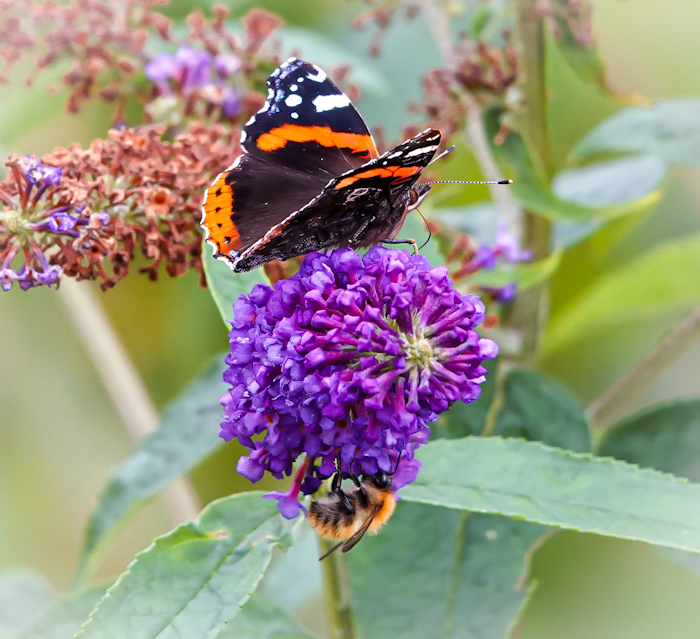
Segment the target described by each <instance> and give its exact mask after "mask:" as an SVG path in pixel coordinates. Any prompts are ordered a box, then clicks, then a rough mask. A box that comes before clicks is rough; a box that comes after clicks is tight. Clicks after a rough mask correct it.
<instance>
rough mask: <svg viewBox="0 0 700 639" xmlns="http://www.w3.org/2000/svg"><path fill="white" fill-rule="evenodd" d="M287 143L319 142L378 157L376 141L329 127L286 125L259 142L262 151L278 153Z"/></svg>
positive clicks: (262, 137)
mask: <svg viewBox="0 0 700 639" xmlns="http://www.w3.org/2000/svg"><path fill="white" fill-rule="evenodd" d="M287 142H318V143H319V144H320V145H321V146H325V147H334V146H335V147H339V148H341V149H350V150H351V151H352V152H353V153H364V154H366V155H368V157H370V158H376V157H378V155H379V153H378V152H377V147H376V146H374V140H372V137H371V136H369V135H367V134H362V133H338V132H336V131H333V130H332V129H331V128H330V127H327V126H300V125H298V124H284V125H283V126H279V127H277V128H275V129H272V130H271V131H269V132H268V133H263V134H262V135H261V136H260V137H259V138H258V141H257V145H258V148H259V149H260V150H261V151H276V150H277V149H282V148H284V147H285V146H286V145H287Z"/></svg>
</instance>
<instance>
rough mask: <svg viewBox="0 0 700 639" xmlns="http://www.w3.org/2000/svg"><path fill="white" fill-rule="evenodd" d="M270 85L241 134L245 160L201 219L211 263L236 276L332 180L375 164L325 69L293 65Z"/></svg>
mask: <svg viewBox="0 0 700 639" xmlns="http://www.w3.org/2000/svg"><path fill="white" fill-rule="evenodd" d="M267 83H268V89H269V92H268V99H267V101H266V102H265V105H264V106H263V108H262V109H261V110H260V111H259V112H258V113H257V114H256V115H255V116H253V117H252V118H251V119H250V120H249V121H248V123H247V124H246V126H245V128H244V130H243V132H242V134H241V144H242V148H243V154H242V155H241V156H239V157H238V158H237V159H236V161H235V162H234V163H233V164H232V165H231V166H230V167H229V168H228V169H226V171H224V172H223V173H221V174H220V175H219V176H218V177H217V178H216V180H215V181H214V183H213V184H212V185H211V187H209V189H208V190H207V193H206V197H205V201H204V206H203V211H202V227H203V229H204V230H205V237H206V239H207V241H208V242H209V243H210V244H211V245H212V246H213V247H214V255H215V256H216V257H219V258H221V259H225V260H226V261H227V262H228V263H229V266H231V268H233V269H235V268H236V265H237V264H238V263H239V262H240V259H241V256H242V255H244V254H245V253H246V252H247V251H248V250H249V249H250V248H251V247H252V246H253V245H255V244H256V243H257V242H259V241H260V240H261V238H263V236H264V235H265V234H266V232H268V231H269V230H270V229H271V228H274V227H276V226H277V225H278V224H280V223H281V222H283V221H284V220H285V219H287V218H288V217H289V215H290V214H291V213H293V212H295V211H298V210H300V209H301V208H303V207H304V206H305V205H307V204H309V203H310V202H311V201H312V200H314V198H316V197H317V196H318V195H319V193H320V192H321V191H322V190H323V189H324V187H325V186H326V185H327V184H328V182H329V181H330V180H331V179H333V178H335V177H337V176H338V175H340V174H342V173H344V172H347V171H348V169H350V170H352V169H355V168H358V167H360V166H362V165H363V164H364V163H365V162H366V161H367V160H368V159H370V158H376V157H377V150H376V147H375V145H374V141H373V140H372V137H371V136H370V134H369V131H368V130H367V126H366V125H365V123H364V122H363V121H362V118H361V117H360V115H359V113H358V112H357V111H356V110H355V108H354V107H353V106H352V104H350V101H349V99H348V98H347V96H345V95H344V94H343V93H342V92H341V91H340V90H339V89H338V87H336V86H335V84H333V82H331V81H330V80H329V79H328V78H327V76H326V75H325V73H324V72H323V71H322V70H321V69H319V68H318V67H316V66H314V65H312V64H309V63H308V62H304V61H302V60H297V59H295V58H292V59H290V60H288V61H287V62H285V63H284V64H283V65H281V66H280V67H279V68H278V69H276V70H275V72H274V73H273V74H272V75H271V76H270V77H269V78H268V80H267ZM299 254H300V253H294V254H293V255H299ZM291 256H292V254H287V255H285V256H284V257H281V258H280V259H287V258H288V257H291ZM269 259H275V258H269ZM263 261H268V260H263ZM259 263H262V262H259ZM256 265H257V264H256ZM249 268H252V266H251V267H249ZM236 270H237V269H236ZM246 270H247V269H246Z"/></svg>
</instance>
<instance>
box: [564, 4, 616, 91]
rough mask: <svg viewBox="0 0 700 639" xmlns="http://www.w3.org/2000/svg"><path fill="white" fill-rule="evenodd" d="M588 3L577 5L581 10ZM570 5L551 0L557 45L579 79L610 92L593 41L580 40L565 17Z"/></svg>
mask: <svg viewBox="0 0 700 639" xmlns="http://www.w3.org/2000/svg"><path fill="white" fill-rule="evenodd" d="M588 4H589V3H587V2H581V3H579V4H578V6H582V5H583V6H584V7H585V8H584V9H582V11H585V9H586V8H588V7H587V6H586V5H588ZM570 6H571V5H570V3H569V2H567V0H553V1H552V9H553V11H552V13H553V18H554V21H555V23H556V26H557V34H556V38H555V41H556V43H557V47H558V48H559V51H561V54H562V56H563V57H564V59H565V60H566V62H567V63H568V65H569V66H570V67H571V68H572V69H573V71H574V73H576V75H578V77H579V78H581V80H583V81H584V82H590V83H592V84H595V85H597V86H598V87H599V88H601V89H603V90H605V91H607V92H610V91H611V90H610V86H609V85H608V81H607V78H606V76H605V67H604V66H603V61H602V60H601V58H600V54H599V53H598V49H597V48H596V46H595V44H594V43H593V42H591V43H590V44H589V43H583V42H581V39H580V38H579V37H577V36H576V33H574V30H573V29H572V28H571V24H570V22H569V20H568V19H567V17H568V15H567V14H568V13H569V11H570Z"/></svg>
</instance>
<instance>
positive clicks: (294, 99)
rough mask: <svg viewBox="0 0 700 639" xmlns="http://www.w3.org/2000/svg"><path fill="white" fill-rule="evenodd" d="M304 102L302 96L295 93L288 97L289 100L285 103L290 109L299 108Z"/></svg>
mask: <svg viewBox="0 0 700 639" xmlns="http://www.w3.org/2000/svg"><path fill="white" fill-rule="evenodd" d="M301 102H302V99H301V96H300V95H297V94H296V93H293V94H292V95H288V96H287V99H286V100H285V101H284V103H285V104H286V105H287V106H288V107H295V106H299V105H300V104H301Z"/></svg>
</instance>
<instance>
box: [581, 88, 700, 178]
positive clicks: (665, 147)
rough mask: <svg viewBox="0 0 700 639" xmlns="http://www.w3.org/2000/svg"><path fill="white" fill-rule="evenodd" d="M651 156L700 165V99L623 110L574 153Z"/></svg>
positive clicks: (687, 99) (583, 140)
mask: <svg viewBox="0 0 700 639" xmlns="http://www.w3.org/2000/svg"><path fill="white" fill-rule="evenodd" d="M603 151H608V152H616V153H625V152H629V153H648V154H650V155H655V156H656V157H658V158H661V159H662V160H665V161H666V162H675V163H678V164H689V165H691V166H700V100H698V99H697V98H676V99H674V100H664V101H662V102H657V103H656V104H654V105H653V106H651V107H640V106H636V107H630V108H628V109H623V110H622V111H620V112H619V113H616V114H615V115H613V116H612V117H610V118H608V119H607V120H605V121H604V122H602V123H600V124H599V125H598V126H596V127H595V128H594V129H593V130H592V131H590V133H588V134H587V135H585V136H584V137H583V138H582V139H581V140H580V141H579V142H578V144H576V146H575V147H574V149H573V151H572V155H573V157H574V158H577V159H580V158H584V157H586V156H589V155H591V154H593V153H598V152H603Z"/></svg>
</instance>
